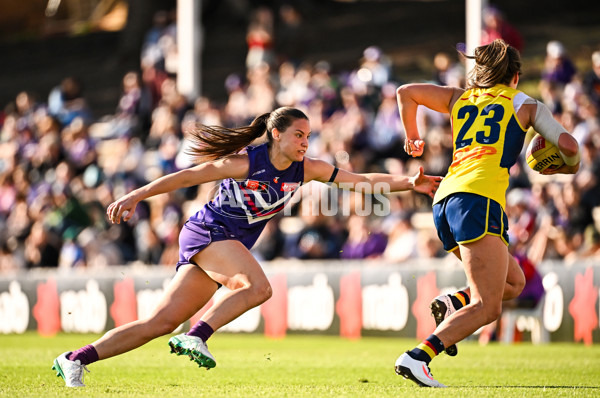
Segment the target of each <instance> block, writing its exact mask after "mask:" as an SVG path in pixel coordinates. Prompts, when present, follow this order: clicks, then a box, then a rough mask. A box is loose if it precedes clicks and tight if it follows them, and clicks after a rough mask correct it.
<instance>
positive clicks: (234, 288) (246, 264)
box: [54, 107, 441, 387]
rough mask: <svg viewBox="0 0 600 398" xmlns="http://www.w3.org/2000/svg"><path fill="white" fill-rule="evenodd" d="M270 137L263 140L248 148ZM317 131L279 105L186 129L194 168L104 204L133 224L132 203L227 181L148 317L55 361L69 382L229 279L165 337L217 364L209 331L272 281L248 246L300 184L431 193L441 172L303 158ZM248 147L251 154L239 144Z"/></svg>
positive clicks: (201, 215)
mask: <svg viewBox="0 0 600 398" xmlns="http://www.w3.org/2000/svg"><path fill="white" fill-rule="evenodd" d="M265 133H266V134H267V142H266V143H264V144H261V145H258V146H254V147H252V146H249V145H250V143H252V142H253V141H255V140H256V139H257V138H259V137H261V136H263V135H264V134H265ZM310 134H311V129H310V124H309V121H308V118H307V117H306V115H305V114H304V113H303V112H302V111H300V110H298V109H295V108H287V107H286V108H279V109H276V110H274V111H273V112H270V113H266V114H263V115H261V116H259V117H257V118H256V119H255V120H254V121H253V122H252V123H251V124H250V125H249V126H243V127H239V128H235V129H231V128H225V127H218V126H213V127H208V126H199V127H198V128H197V129H195V130H194V131H191V132H190V134H189V135H190V137H189V138H190V141H191V143H192V146H191V150H190V153H191V155H192V156H193V157H194V158H195V159H196V160H198V162H200V164H198V165H197V166H194V167H191V168H189V169H185V170H181V171H178V172H175V173H173V174H169V175H165V176H163V177H161V178H159V179H157V180H155V181H153V182H151V183H149V184H147V185H145V186H143V187H141V188H138V189H136V190H134V191H132V192H130V193H128V194H127V195H125V196H123V197H122V198H120V199H118V200H117V201H115V202H114V203H112V204H111V205H109V206H108V209H107V215H108V218H109V219H110V221H111V222H113V223H119V222H121V220H123V221H128V220H130V219H131V217H132V216H133V215H134V213H135V209H136V205H137V204H138V203H139V202H140V201H142V200H144V199H147V198H149V197H151V196H155V195H159V194H162V193H166V192H170V191H173V190H176V189H179V188H184V187H190V186H194V185H199V184H203V183H206V182H210V181H218V180H221V181H222V182H221V184H220V186H219V189H218V191H217V193H216V195H215V196H214V198H213V199H212V200H211V201H210V202H209V203H207V204H206V205H205V206H204V207H203V208H202V209H200V211H199V212H197V213H196V214H195V215H193V216H192V217H190V218H189V219H188V220H187V222H186V223H185V225H184V227H183V229H182V231H181V233H180V236H179V246H180V249H179V261H178V263H177V273H176V275H175V277H174V278H173V280H172V282H171V284H170V285H169V287H168V288H167V289H166V292H165V294H164V296H163V298H162V300H161V302H160V303H159V305H158V306H157V308H156V309H155V310H154V312H153V313H152V315H150V317H148V318H147V319H140V320H137V321H134V322H131V323H129V324H126V325H123V326H120V327H117V328H115V329H113V330H110V331H108V332H107V333H106V334H105V335H104V336H102V337H101V338H100V339H98V340H97V341H95V342H93V343H92V344H89V345H86V346H84V347H82V348H80V349H79V350H76V351H68V352H65V353H63V354H62V355H60V356H59V357H58V358H56V360H55V361H54V369H55V370H56V371H57V374H58V375H60V376H62V377H63V378H64V379H65V382H66V385H67V386H69V387H81V386H84V384H83V370H84V369H85V370H87V368H86V367H85V366H86V365H88V364H90V363H92V362H95V361H98V360H100V359H106V358H110V357H113V356H115V355H119V354H122V353H124V352H127V351H130V350H132V349H134V348H137V347H140V346H141V345H143V344H145V343H147V342H149V341H150V340H152V339H154V338H156V337H159V336H163V335H165V334H168V333H171V332H173V330H175V328H177V327H178V326H179V325H180V324H181V323H183V322H185V321H187V320H188V319H190V318H191V317H192V316H193V315H194V314H196V313H197V312H198V310H200V309H201V308H202V307H203V306H204V305H205V304H206V303H207V302H208V301H209V300H210V299H211V298H212V296H213V294H214V293H215V292H216V291H217V289H218V288H219V287H220V286H221V285H223V286H226V287H227V288H229V290H230V291H229V292H228V293H226V294H224V295H223V296H221V297H220V299H218V300H216V302H215V303H214V305H212V306H211V307H210V309H209V310H208V311H207V312H206V313H204V315H202V317H201V320H200V321H198V323H196V324H195V325H194V326H193V327H192V328H191V330H190V331H189V332H188V333H185V334H180V335H177V336H174V337H172V338H171V339H170V340H169V345H170V347H171V352H174V353H176V354H178V355H180V354H183V355H187V356H189V357H190V358H191V359H193V360H194V361H195V362H196V363H197V364H198V365H199V366H200V367H205V368H213V367H214V366H216V362H215V359H214V357H213V356H212V355H211V353H210V352H209V351H208V348H207V346H206V341H207V340H208V338H209V337H210V336H211V335H212V334H213V332H214V331H215V330H217V329H219V328H220V327H222V326H223V325H226V324H227V323H229V322H231V321H232V320H233V319H235V318H237V317H239V316H240V315H241V314H243V313H244V312H246V311H248V310H249V309H251V308H253V307H256V306H258V305H260V304H262V303H264V302H265V301H266V300H268V299H269V298H270V297H271V294H272V291H271V286H270V284H269V280H268V279H267V277H266V276H265V273H264V272H263V270H262V268H261V266H260V264H259V263H258V262H257V261H256V260H255V259H254V257H253V256H252V254H251V253H250V248H251V247H252V245H254V243H255V242H256V240H257V239H258V237H259V235H260V233H261V231H262V230H263V228H264V227H265V224H266V223H267V222H268V220H269V219H270V218H272V217H273V216H274V215H275V214H277V213H278V212H280V211H281V210H282V209H283V208H284V206H285V204H286V203H287V202H288V201H289V200H290V198H291V197H292V195H293V194H294V192H295V191H296V190H297V189H298V188H299V187H300V186H301V185H302V184H304V183H306V182H309V181H312V180H316V181H320V182H323V183H336V184H341V183H343V184H347V185H348V186H350V189H352V188H351V186H357V184H359V185H361V186H363V187H364V186H367V187H371V188H375V186H376V184H379V186H381V185H382V184H383V185H385V186H386V191H388V192H394V191H404V190H409V189H413V190H415V191H416V192H420V193H423V194H426V195H429V196H433V194H434V193H435V191H436V190H437V187H438V186H439V184H440V181H441V177H433V176H427V175H424V174H423V169H422V168H421V169H420V170H419V172H418V173H417V174H416V175H415V176H412V177H407V176H397V175H390V174H384V173H370V174H356V173H351V172H349V171H345V170H341V169H338V168H336V167H334V166H333V165H331V164H329V163H327V162H324V161H322V160H316V159H311V158H308V157H305V154H306V150H307V148H308V140H309V137H310ZM244 149H246V151H243V150H244Z"/></svg>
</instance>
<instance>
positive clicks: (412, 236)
mask: <svg viewBox="0 0 600 398" xmlns="http://www.w3.org/2000/svg"><path fill="white" fill-rule="evenodd" d="M411 216H412V214H411V213H410V212H408V211H401V212H399V213H397V214H396V215H394V216H393V219H394V220H395V222H394V224H393V225H392V226H391V228H390V231H389V232H388V242H387V246H386V247H385V251H384V252H383V258H384V259H385V260H388V261H391V262H403V261H406V260H409V259H413V258H416V257H417V255H418V232H417V230H416V229H415V228H414V227H413V225H412V221H411Z"/></svg>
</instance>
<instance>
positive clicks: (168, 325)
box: [148, 318, 181, 338]
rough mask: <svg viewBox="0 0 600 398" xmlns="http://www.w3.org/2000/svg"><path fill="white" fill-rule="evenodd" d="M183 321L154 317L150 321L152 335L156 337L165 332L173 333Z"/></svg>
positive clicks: (149, 327) (149, 326)
mask: <svg viewBox="0 0 600 398" xmlns="http://www.w3.org/2000/svg"><path fill="white" fill-rule="evenodd" d="M180 324H181V322H180V321H179V320H175V319H171V318H160V319H159V318H153V319H150V320H149V322H148V330H149V333H150V334H151V336H150V337H152V338H156V337H160V336H164V335H165V334H169V333H173V331H174V330H175V329H177V328H178V327H179V325H180Z"/></svg>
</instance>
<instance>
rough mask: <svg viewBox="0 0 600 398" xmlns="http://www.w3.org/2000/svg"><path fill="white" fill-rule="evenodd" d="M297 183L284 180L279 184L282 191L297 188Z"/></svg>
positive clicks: (290, 190)
mask: <svg viewBox="0 0 600 398" xmlns="http://www.w3.org/2000/svg"><path fill="white" fill-rule="evenodd" d="M299 185H300V183H299V182H284V183H283V184H281V190H282V191H283V192H292V191H295V190H296V189H298V186H299Z"/></svg>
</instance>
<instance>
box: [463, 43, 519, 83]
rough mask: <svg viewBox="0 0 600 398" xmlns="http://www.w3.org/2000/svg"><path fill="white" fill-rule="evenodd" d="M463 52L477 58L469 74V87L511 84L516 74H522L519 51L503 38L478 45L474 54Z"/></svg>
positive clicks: (470, 57) (471, 57)
mask: <svg viewBox="0 0 600 398" xmlns="http://www.w3.org/2000/svg"><path fill="white" fill-rule="evenodd" d="M461 54H462V55H464V56H465V57H467V58H469V59H474V60H475V67H473V69H472V70H471V71H470V72H469V75H468V76H467V89H471V88H489V87H493V86H495V85H497V84H505V85H509V84H510V82H511V80H512V79H513V77H514V76H515V74H517V73H518V74H521V56H520V55H519V51H518V50H517V49H516V48H514V47H512V46H509V45H508V44H506V42H504V40H502V39H496V40H494V41H493V42H491V43H490V44H486V45H484V46H479V47H477V48H476V49H475V53H474V55H472V56H471V55H467V54H465V53H464V52H462V51H461Z"/></svg>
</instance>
